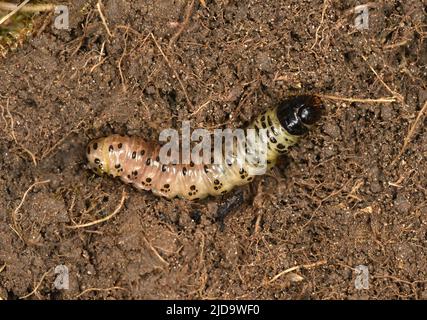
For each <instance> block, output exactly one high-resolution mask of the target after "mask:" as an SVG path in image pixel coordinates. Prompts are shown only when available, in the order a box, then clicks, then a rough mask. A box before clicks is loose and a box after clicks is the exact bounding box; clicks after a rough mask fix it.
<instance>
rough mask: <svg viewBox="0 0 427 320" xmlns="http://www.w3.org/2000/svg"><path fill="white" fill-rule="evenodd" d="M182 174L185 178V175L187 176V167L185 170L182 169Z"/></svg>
mask: <svg viewBox="0 0 427 320" xmlns="http://www.w3.org/2000/svg"><path fill="white" fill-rule="evenodd" d="M182 174H183V175H184V176H185V175H187V168H186V167H184V168H182Z"/></svg>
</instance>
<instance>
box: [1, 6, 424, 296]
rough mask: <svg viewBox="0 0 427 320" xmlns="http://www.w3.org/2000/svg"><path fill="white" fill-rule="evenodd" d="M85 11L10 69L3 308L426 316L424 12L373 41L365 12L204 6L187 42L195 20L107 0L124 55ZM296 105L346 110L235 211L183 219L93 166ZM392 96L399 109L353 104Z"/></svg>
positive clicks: (228, 201) (4, 122) (5, 74)
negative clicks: (375, 308) (279, 308)
mask: <svg viewBox="0 0 427 320" xmlns="http://www.w3.org/2000/svg"><path fill="white" fill-rule="evenodd" d="M62 2H63V1H61V3H62ZM87 2H88V1H87V0H86V1H84V0H79V1H69V3H70V31H66V30H57V29H55V28H54V27H53V26H52V23H51V22H52V20H53V17H52V16H46V15H43V16H40V17H39V18H38V19H42V22H43V23H41V24H40V25H41V27H40V29H38V30H36V31H37V32H36V34H35V35H34V36H33V37H31V39H28V40H27V41H26V42H25V43H24V44H23V45H22V46H20V47H19V48H18V49H16V50H14V51H12V52H9V53H8V55H7V56H6V57H5V58H4V59H2V60H1V62H0V81H1V82H0V95H1V97H0V105H1V106H2V110H0V111H2V114H1V117H0V123H1V131H0V134H1V136H0V208H1V211H0V298H2V299H15V298H18V297H22V296H25V295H28V294H29V293H32V294H31V295H30V296H29V297H28V298H29V299H58V298H64V299H73V298H76V297H78V298H81V299H92V298H97V299H107V298H115V299H124V298H129V299H147V298H149V299H152V298H160V299H165V298H184V299H188V298H190V299H193V298H226V299H228V298H230V299H236V298H237V299H240V298H248V299H252V298H253V299H307V298H308V299H356V298H363V299H365V298H369V299H374V298H385V299H395V298H403V299H409V298H410V299H426V298H427V248H426V241H427V179H426V172H427V163H426V156H427V131H426V123H427V122H426V118H425V117H424V116H423V114H422V113H423V111H422V107H423V105H424V102H425V101H426V99H427V85H426V83H427V81H426V80H427V67H426V65H427V45H426V34H427V33H426V32H427V30H426V23H427V21H426V14H427V7H426V6H425V4H424V5H423V4H422V1H421V0H420V1H416V0H414V1H384V2H383V3H382V4H378V5H376V6H373V7H371V8H370V11H369V12H370V15H369V28H368V29H366V30H358V29H356V28H355V26H354V19H355V14H354V12H352V8H354V7H355V6H357V5H358V4H359V1H345V2H342V3H341V4H338V3H335V2H334V3H332V1H326V0H325V1H321V0H316V1H308V0H307V1H299V0H298V1H297V0H289V1H255V0H250V1H233V0H223V1H220V2H217V1H209V0H206V1H198V0H196V1H194V9H193V10H192V12H191V16H190V18H189V19H188V21H187V23H183V22H184V21H186V19H185V16H186V12H187V11H188V10H187V9H186V8H187V6H188V3H190V1H188V2H187V1H183V0H181V1H170V0H159V1H155V2H154V3H155V4H153V1H130V0H122V1H113V0H104V1H103V3H104V5H103V7H102V12H103V14H104V15H105V18H106V22H107V25H108V28H109V30H110V32H111V33H112V36H109V35H108V33H107V31H106V27H105V26H104V24H103V23H102V20H101V18H100V14H99V12H98V10H97V9H96V1H92V2H91V3H89V4H88V3H87ZM344 3H345V4H344ZM204 4H206V7H204ZM322 12H323V14H322ZM46 21H47V22H46ZM44 22H46V23H44ZM151 34H152V35H153V36H151ZM160 49H161V50H162V51H160ZM162 52H163V54H162ZM374 72H376V73H377V74H375V73H374ZM302 92H309V93H319V94H323V95H335V96H338V97H340V98H339V99H338V100H336V99H335V100H332V99H326V98H325V99H324V101H325V109H326V115H325V116H324V118H323V120H322V122H321V123H320V125H319V126H318V127H317V128H316V129H315V130H314V131H313V132H312V133H310V135H309V136H308V137H306V139H304V140H303V141H301V143H300V144H299V145H298V146H297V147H296V148H294V149H293V150H292V151H291V152H290V154H289V156H288V157H286V158H285V159H283V161H282V162H281V163H280V164H279V165H278V167H277V168H276V169H275V170H274V171H273V172H272V173H271V174H270V175H268V176H264V177H259V178H258V179H256V181H255V182H254V183H253V184H252V185H251V186H248V187H246V188H242V189H240V190H236V191H235V192H233V193H231V194H230V195H228V196H226V197H225V198H222V199H221V198H209V199H207V200H205V201H201V202H188V201H184V200H172V201H169V200H166V199H160V198H157V197H155V196H153V195H152V194H150V193H145V192H139V191H136V190H134V189H132V188H131V187H129V186H123V185H122V183H121V182H120V181H118V180H112V179H109V178H105V177H98V176H95V175H94V174H92V173H91V172H89V171H88V170H86V169H85V167H84V163H85V156H84V153H85V145H86V144H87V143H88V141H89V140H91V139H92V138H95V137H99V136H102V135H105V134H108V133H112V132H116V133H122V134H138V135H141V136H144V137H147V138H149V139H156V137H157V134H158V133H159V131H160V130H161V129H162V128H166V127H178V126H179V123H180V121H183V120H191V121H192V124H193V127H196V126H198V127H205V128H212V127H215V126H217V127H220V126H221V125H223V124H224V123H226V124H227V125H229V126H232V127H237V126H243V125H245V124H246V123H247V122H248V121H249V120H250V119H251V118H253V117H254V116H256V115H257V114H259V112H261V111H262V110H265V109H266V108H267V107H269V106H271V105H273V104H274V103H276V102H277V101H279V100H280V99H281V98H282V97H285V96H287V95H290V94H298V93H302ZM382 97H394V99H395V100H396V102H393V103H390V102H380V101H376V102H375V101H365V102H358V101H346V100H345V98H346V99H354V98H368V99H378V98H382ZM424 111H425V110H424ZM424 113H425V112H424ZM417 117H418V118H417ZM411 128H413V130H410V129H411ZM405 141H406V142H407V143H406V145H405V146H404V142H405ZM32 157H34V160H35V161H36V165H35V164H34V161H33V159H32ZM45 180H49V182H44V181H45ZM34 182H40V183H38V184H36V185H34V186H33V187H32V188H30V187H31V186H32V185H33V183H34ZM29 188H30V189H29ZM123 189H124V190H125V192H126V195H127V198H126V200H125V202H124V205H123V206H122V207H121V208H120V211H119V212H118V213H117V215H115V216H114V217H113V218H111V219H109V220H108V221H106V222H103V223H99V224H96V225H93V226H90V227H86V228H77V229H70V228H67V226H70V225H73V223H86V222H90V221H94V220H97V219H100V218H102V217H105V216H106V215H108V214H110V213H111V212H113V211H114V210H115V209H116V208H117V206H118V205H119V203H120V200H121V197H122V190H123ZM27 190H29V191H28V192H27V193H26V191H27ZM242 191H243V202H242V203H238V204H237V205H235V204H233V202H235V201H239V195H240V194H241V192H242ZM24 195H26V196H25V197H24ZM236 199H237V200H236ZM233 205H234V208H233ZM224 208H225V209H224ZM218 214H220V215H221V217H218ZM60 264H64V265H66V266H67V267H68V269H69V277H70V278H69V285H70V288H69V290H59V289H56V288H55V286H54V281H55V278H56V277H57V275H55V273H54V268H55V266H57V265H60ZM358 265H366V266H367V267H368V268H369V273H370V279H369V289H367V290H358V289H356V288H355V279H356V276H357V274H356V272H355V269H354V268H355V267H356V266H358ZM295 266H300V267H299V268H293V269H291V270H288V271H286V272H284V271H285V270H287V269H289V268H292V267H295ZM281 272H282V274H281V275H280V276H277V277H275V276H276V275H279V274H280V273H281Z"/></svg>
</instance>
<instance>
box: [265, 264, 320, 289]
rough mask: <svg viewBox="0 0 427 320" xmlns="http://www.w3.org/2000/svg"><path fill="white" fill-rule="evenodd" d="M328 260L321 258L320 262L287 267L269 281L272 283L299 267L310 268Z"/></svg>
mask: <svg viewBox="0 0 427 320" xmlns="http://www.w3.org/2000/svg"><path fill="white" fill-rule="evenodd" d="M326 262H327V261H326V260H321V261H318V262H315V263H310V264H302V265H299V266H295V267H292V268H289V269H286V270H284V271H282V272H280V273H278V274H276V275H275V276H274V277H273V278H271V280H269V281H268V283H272V282H274V281H276V280H277V279H279V278H280V277H281V276H283V275H284V274H287V273H289V272H292V271H295V270H298V269H301V268H304V269H309V268H314V267H318V266H321V265H324V264H325V263H326Z"/></svg>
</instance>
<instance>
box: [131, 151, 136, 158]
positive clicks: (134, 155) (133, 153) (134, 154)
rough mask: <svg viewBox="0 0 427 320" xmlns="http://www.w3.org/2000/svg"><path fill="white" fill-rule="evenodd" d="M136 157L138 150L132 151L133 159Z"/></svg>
mask: <svg viewBox="0 0 427 320" xmlns="http://www.w3.org/2000/svg"><path fill="white" fill-rule="evenodd" d="M135 158H136V151H134V152H132V159H135Z"/></svg>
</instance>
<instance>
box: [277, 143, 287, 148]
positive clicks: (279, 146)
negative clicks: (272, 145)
mask: <svg viewBox="0 0 427 320" xmlns="http://www.w3.org/2000/svg"><path fill="white" fill-rule="evenodd" d="M277 148H278V149H286V146H285V145H283V144H281V143H279V144H278V145H277Z"/></svg>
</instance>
